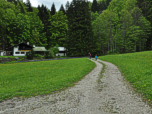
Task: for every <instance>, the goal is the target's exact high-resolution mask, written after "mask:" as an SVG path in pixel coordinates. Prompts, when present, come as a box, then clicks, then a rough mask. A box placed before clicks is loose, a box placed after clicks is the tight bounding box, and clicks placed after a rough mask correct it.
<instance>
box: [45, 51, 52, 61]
mask: <svg viewBox="0 0 152 114" xmlns="http://www.w3.org/2000/svg"><path fill="white" fill-rule="evenodd" d="M44 58H46V59H50V58H54V52H53V51H48V52H45V54H44Z"/></svg>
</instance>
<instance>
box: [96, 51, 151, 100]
mask: <svg viewBox="0 0 152 114" xmlns="http://www.w3.org/2000/svg"><path fill="white" fill-rule="evenodd" d="M98 59H100V60H103V61H107V62H111V63H113V64H114V65H116V66H117V67H118V68H119V70H120V71H121V73H122V75H123V76H125V79H126V80H128V81H129V82H130V83H131V84H132V85H133V87H134V88H136V90H137V91H138V93H143V95H144V96H145V97H146V98H147V100H148V101H151V100H152V51H145V52H137V53H128V54H117V55H107V56H100V57H98Z"/></svg>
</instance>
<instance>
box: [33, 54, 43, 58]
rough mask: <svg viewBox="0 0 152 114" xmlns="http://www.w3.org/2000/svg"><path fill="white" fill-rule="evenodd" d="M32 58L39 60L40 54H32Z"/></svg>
mask: <svg viewBox="0 0 152 114" xmlns="http://www.w3.org/2000/svg"><path fill="white" fill-rule="evenodd" d="M34 57H36V58H37V59H41V58H42V56H41V55H40V54H34Z"/></svg>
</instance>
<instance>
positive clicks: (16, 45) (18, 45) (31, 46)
mask: <svg viewBox="0 0 152 114" xmlns="http://www.w3.org/2000/svg"><path fill="white" fill-rule="evenodd" d="M22 44H24V45H27V44H26V43H20V44H15V45H13V46H11V47H9V48H8V49H11V48H13V47H16V46H19V45H22ZM27 46H29V47H32V48H34V47H33V46H30V45H27Z"/></svg>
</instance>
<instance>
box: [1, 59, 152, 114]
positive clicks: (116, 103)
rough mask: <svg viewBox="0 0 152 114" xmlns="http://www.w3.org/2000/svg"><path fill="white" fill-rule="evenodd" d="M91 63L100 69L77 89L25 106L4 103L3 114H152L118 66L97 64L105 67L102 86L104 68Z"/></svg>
mask: <svg viewBox="0 0 152 114" xmlns="http://www.w3.org/2000/svg"><path fill="white" fill-rule="evenodd" d="M92 61H93V62H95V63H96V65H97V66H96V67H95V68H94V69H93V70H92V71H91V72H90V73H89V74H88V75H86V76H85V77H84V78H83V79H82V80H81V81H79V82H78V83H76V85H75V86H73V87H70V88H68V89H66V90H65V91H62V92H59V93H54V94H52V95H47V96H43V97H42V96H38V97H31V98H28V99H25V100H24V102H22V101H23V100H21V101H17V100H14V101H12V100H7V101H4V102H2V103H0V110H2V109H3V111H0V114H42V113H43V114H113V113H115V114H152V109H151V108H150V107H149V106H147V105H146V104H145V103H144V102H142V101H141V98H139V97H137V95H136V94H132V93H133V92H132V90H131V89H129V88H128V87H129V86H128V84H127V83H126V82H125V81H124V80H123V76H122V75H121V73H120V71H119V70H118V68H117V67H116V66H115V65H113V64H111V63H109V62H104V61H101V60H98V61H100V62H102V63H104V64H105V65H106V69H105V73H104V74H103V78H101V81H102V82H103V83H100V84H98V83H97V81H98V79H99V76H100V72H101V70H102V67H103V66H102V64H100V63H98V62H97V61H94V60H92ZM5 105H6V106H5ZM4 109H5V110H4Z"/></svg>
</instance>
